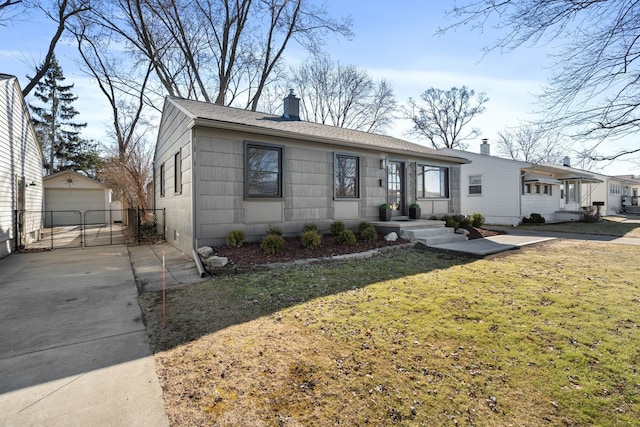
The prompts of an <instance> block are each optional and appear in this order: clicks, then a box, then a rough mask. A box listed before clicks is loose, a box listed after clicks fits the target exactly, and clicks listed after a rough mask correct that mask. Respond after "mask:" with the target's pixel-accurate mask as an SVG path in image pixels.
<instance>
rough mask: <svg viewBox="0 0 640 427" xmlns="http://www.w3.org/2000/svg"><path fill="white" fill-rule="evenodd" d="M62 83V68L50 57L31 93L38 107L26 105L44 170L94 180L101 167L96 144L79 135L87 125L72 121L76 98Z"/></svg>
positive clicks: (70, 87) (63, 78) (75, 112)
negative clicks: (80, 174) (76, 173)
mask: <svg viewBox="0 0 640 427" xmlns="http://www.w3.org/2000/svg"><path fill="white" fill-rule="evenodd" d="M64 80H65V77H64V74H63V73H62V68H61V67H60V65H59V64H58V61H57V59H56V58H55V56H54V57H53V58H52V59H51V65H50V66H49V68H48V69H47V72H46V74H45V75H44V78H43V79H42V80H41V81H40V83H38V84H37V86H36V91H35V93H34V96H35V98H36V99H38V100H39V101H40V103H41V105H40V106H36V105H33V104H29V107H30V108H31V112H32V120H33V124H34V128H35V130H36V133H37V134H38V138H39V140H40V143H41V144H42V150H43V152H44V154H45V159H46V160H45V164H44V168H45V169H46V171H47V175H51V174H52V173H54V172H58V171H60V170H63V169H72V170H75V171H79V172H84V174H85V175H87V176H90V177H95V175H96V172H97V169H98V168H99V167H100V164H101V159H100V156H99V154H98V150H97V145H96V144H95V143H94V142H92V141H90V140H86V139H83V138H82V137H81V136H80V130H81V129H82V128H84V127H85V126H87V124H86V123H77V122H74V121H73V118H74V117H75V116H77V115H78V114H79V112H78V111H77V110H76V109H75V108H74V106H73V103H74V102H75V101H76V100H77V99H78V97H77V96H75V95H74V94H73V93H72V92H71V90H72V89H73V84H71V85H64V84H63V82H64Z"/></svg>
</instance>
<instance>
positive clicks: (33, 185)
mask: <svg viewBox="0 0 640 427" xmlns="http://www.w3.org/2000/svg"><path fill="white" fill-rule="evenodd" d="M36 185H38V184H36V182H35V181H31V183H30V184H29V187H35V186H36Z"/></svg>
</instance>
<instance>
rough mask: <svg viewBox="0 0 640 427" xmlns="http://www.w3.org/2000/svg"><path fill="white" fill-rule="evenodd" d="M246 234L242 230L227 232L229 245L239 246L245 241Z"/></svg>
mask: <svg viewBox="0 0 640 427" xmlns="http://www.w3.org/2000/svg"><path fill="white" fill-rule="evenodd" d="M244 239H245V235H244V231H242V230H232V231H230V232H229V234H227V245H229V246H232V247H234V248H239V247H240V246H242V244H243V243H244Z"/></svg>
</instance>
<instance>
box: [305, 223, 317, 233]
mask: <svg viewBox="0 0 640 427" xmlns="http://www.w3.org/2000/svg"><path fill="white" fill-rule="evenodd" d="M307 231H318V226H317V225H315V224H305V225H304V226H302V232H303V233H306V232H307Z"/></svg>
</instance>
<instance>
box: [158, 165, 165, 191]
mask: <svg viewBox="0 0 640 427" xmlns="http://www.w3.org/2000/svg"><path fill="white" fill-rule="evenodd" d="M159 175H160V176H159V177H158V179H159V180H160V197H164V163H163V164H161V165H160V173H159Z"/></svg>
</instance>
